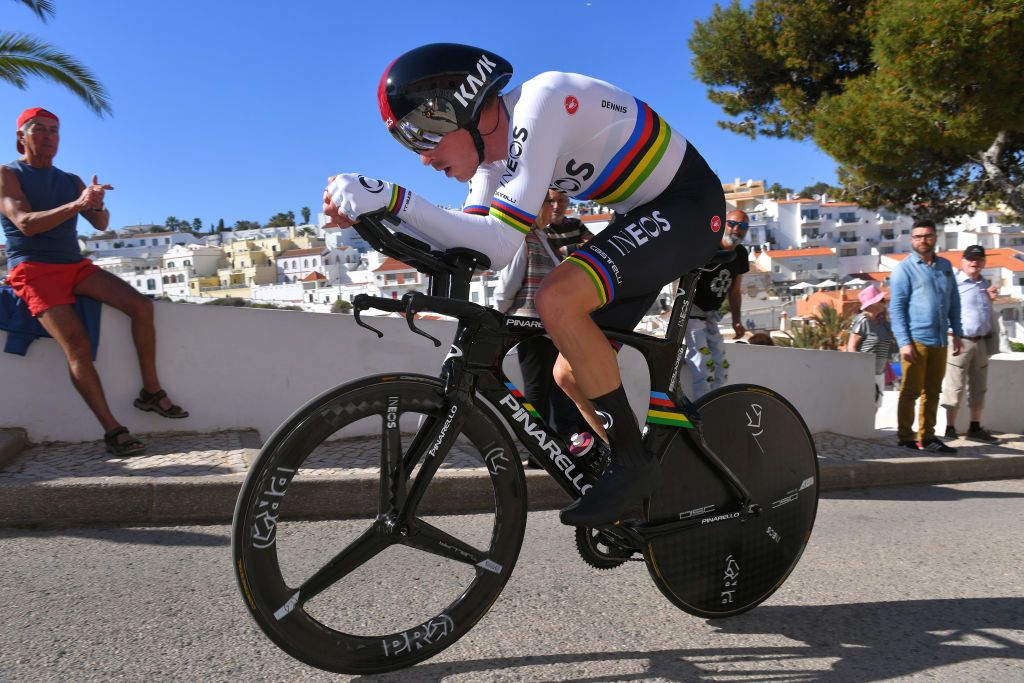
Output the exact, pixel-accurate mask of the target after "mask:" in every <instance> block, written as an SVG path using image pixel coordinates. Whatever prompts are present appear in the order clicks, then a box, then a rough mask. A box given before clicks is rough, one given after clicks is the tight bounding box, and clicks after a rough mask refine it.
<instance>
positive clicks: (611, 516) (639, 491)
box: [558, 457, 661, 527]
mask: <svg viewBox="0 0 1024 683" xmlns="http://www.w3.org/2000/svg"><path fill="white" fill-rule="evenodd" d="M660 472H661V466H660V465H659V463H658V461H657V460H656V459H655V458H653V457H651V458H648V459H645V461H644V462H643V463H640V464H630V465H629V466H625V465H622V464H620V463H616V462H613V463H612V464H611V465H610V466H609V467H608V469H607V470H606V471H605V473H604V475H603V476H602V477H601V478H600V479H599V480H598V481H597V483H596V484H594V486H593V488H591V489H590V490H589V491H587V493H586V494H585V495H584V496H583V497H582V498H579V499H578V500H576V501H575V502H574V503H573V504H572V505H570V506H568V507H567V508H565V509H563V510H562V511H561V513H559V515H558V518H559V519H560V520H561V521H562V524H566V525H569V526H589V527H595V526H600V525H601V524H611V523H612V522H616V521H618V520H620V519H622V516H623V515H624V513H625V512H626V511H627V510H628V509H629V508H630V507H631V506H632V505H634V504H636V503H639V502H641V501H642V500H643V499H644V498H645V497H646V496H648V495H650V493H651V491H653V490H654V488H655V486H656V485H657V484H658V482H659V476H658V475H659V473H660Z"/></svg>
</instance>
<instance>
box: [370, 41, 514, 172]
mask: <svg viewBox="0 0 1024 683" xmlns="http://www.w3.org/2000/svg"><path fill="white" fill-rule="evenodd" d="M511 77H512V65H511V64H509V63H508V62H507V61H506V60H504V59H502V58H501V57H499V56H498V55H496V54H494V53H493V52H491V51H490V50H483V49H480V48H477V47H472V46H470V45H459V44H457V43H432V44H430V45H424V46H422V47H418V48H416V49H415V50H410V51H409V52H406V53H405V54H404V55H402V56H401V57H399V58H398V59H396V60H395V61H394V62H392V63H391V65H390V66H389V67H388V68H387V69H385V70H384V74H383V75H382V76H381V78H380V86H379V87H378V88H377V101H378V103H379V104H380V115H381V118H383V119H384V123H385V124H386V125H387V127H388V130H389V131H390V132H391V134H392V135H393V136H395V139H396V140H398V141H399V142H400V143H402V145H404V146H405V147H407V148H408V149H411V150H412V151H414V152H423V151H426V150H429V149H433V148H434V147H436V146H437V143H438V142H440V141H441V136H443V135H445V134H446V133H451V132H452V131H454V130H458V129H459V128H465V129H467V130H468V131H469V133H470V135H472V136H473V142H474V143H475V144H476V146H477V153H478V154H479V155H480V159H481V161H482V160H483V139H482V138H481V137H480V132H479V131H478V130H477V127H476V124H477V120H478V119H479V117H480V109H481V106H482V105H483V103H484V102H485V101H486V100H487V98H488V97H490V96H491V95H496V94H497V93H498V91H499V90H500V89H501V87H502V86H503V85H505V84H506V83H508V80H509V79H510V78H511Z"/></svg>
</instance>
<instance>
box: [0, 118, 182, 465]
mask: <svg viewBox="0 0 1024 683" xmlns="http://www.w3.org/2000/svg"><path fill="white" fill-rule="evenodd" d="M16 135H17V142H16V146H17V149H18V153H19V154H21V155H22V157H21V158H20V159H18V160H17V161H13V162H11V163H9V164H7V165H5V166H0V224H2V225H3V229H4V234H5V235H6V237H7V255H8V265H9V267H10V272H9V273H8V275H7V281H8V284H10V285H11V287H12V288H13V289H14V293H15V294H17V295H18V296H19V297H20V298H21V299H22V300H23V301H24V302H25V303H26V304H27V305H28V309H29V311H31V313H32V315H34V316H36V318H37V319H38V320H39V323H40V324H41V325H42V326H43V328H44V329H45V330H46V331H47V332H48V333H49V334H50V336H52V337H53V338H54V339H56V340H57V342H58V343H59V344H60V346H61V348H62V349H63V350H64V355H65V356H66V357H67V360H68V368H69V370H70V372H71V382H72V384H74V386H75V389H77V390H78V393H79V394H81V395H82V398H83V399H85V402H86V404H87V405H88V406H89V408H90V410H92V412H93V413H94V414H95V415H96V418H97V419H98V420H99V422H100V424H101V425H102V426H103V429H104V436H103V440H104V441H105V443H106V446H107V450H108V451H109V452H110V453H112V454H114V455H117V456H129V455H138V454H140V453H142V452H143V451H144V450H145V445H144V444H143V443H142V442H141V441H139V440H138V439H136V438H135V437H134V436H132V435H131V434H130V433H129V432H128V430H127V429H126V428H125V427H124V426H122V425H121V423H120V422H118V421H117V419H116V418H115V417H114V416H113V414H112V413H111V412H110V407H109V406H108V405H107V400H106V397H105V396H104V394H103V386H102V384H101V383H100V378H99V374H97V372H96V367H95V366H94V365H93V362H92V349H91V345H90V342H89V337H88V335H87V333H86V330H85V326H84V325H83V324H82V321H81V319H80V318H79V317H78V315H77V314H76V313H75V312H74V310H73V309H72V306H71V305H72V304H73V303H74V302H75V296H78V295H80V296H87V297H91V298H93V299H96V300H97V301H100V302H103V303H105V304H109V305H111V306H113V307H114V308H116V309H118V310H120V311H122V312H124V313H125V314H127V315H128V316H129V317H130V318H131V324H132V337H133V339H134V341H135V349H136V351H137V353H138V357H139V367H140V369H141V371H142V390H141V392H140V393H139V398H137V399H136V400H135V407H137V408H139V409H140V410H145V411H154V412H156V413H158V414H160V415H163V416H164V417H170V418H183V417H188V413H187V412H185V411H184V410H182V409H181V408H180V407H179V406H176V405H174V404H173V403H172V402H171V401H170V399H168V398H167V394H166V393H165V392H164V391H163V390H162V389H161V387H160V380H159V378H158V377H157V372H156V330H155V328H154V326H153V302H152V301H150V300H149V299H148V298H146V297H145V296H143V295H142V294H140V293H139V292H137V291H135V290H134V289H133V288H132V287H131V286H129V285H128V284H127V283H125V282H124V281H123V280H121V279H120V278H118V277H115V276H114V275H111V274H110V273H107V272H106V271H104V270H101V269H99V268H98V267H97V266H95V265H93V263H92V261H90V260H89V259H87V258H83V257H82V252H81V250H80V249H79V246H78V231H77V224H78V216H79V215H81V216H84V217H85V219H86V220H87V221H89V223H91V224H92V226H93V227H95V228H96V229H97V230H106V229H107V226H108V225H109V224H110V212H109V211H108V210H107V207H106V204H105V203H104V197H105V195H106V192H107V190H113V189H114V188H113V187H112V186H111V185H107V184H101V183H100V182H99V180H98V179H97V177H96V176H95V175H94V176H93V177H92V182H91V183H90V184H89V185H86V184H85V183H83V182H82V179H81V178H79V177H78V176H77V175H74V174H72V173H66V172H65V171H62V170H60V169H59V168H57V167H56V166H54V165H53V158H54V157H55V156H56V155H57V147H58V143H59V142H60V121H59V120H58V119H57V116H56V115H55V114H53V113H52V112H49V111H47V110H45V109H42V108H40V107H34V108H31V109H26V110H25V111H23V112H22V113H21V116H19V117H18V128H17V133H16Z"/></svg>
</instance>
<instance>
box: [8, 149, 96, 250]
mask: <svg viewBox="0 0 1024 683" xmlns="http://www.w3.org/2000/svg"><path fill="white" fill-rule="evenodd" d="M7 168H9V169H11V170H12V171H14V175H15V176H16V177H17V178H18V182H19V183H20V184H21V191H22V193H23V194H24V195H25V199H27V200H28V204H29V206H31V207H32V211H48V210H49V209H55V208H57V207H58V206H62V205H64V204H67V203H68V202H71V201H74V200H75V199H77V198H78V195H79V194H81V192H80V191H79V189H78V183H77V182H75V176H73V175H71V174H70V173H65V172H64V171H62V170H60V169H59V168H57V167H55V166H49V167H47V168H35V167H33V166H29V165H28V164H26V163H25V162H23V161H12V162H11V163H9V164H7ZM0 223H2V224H3V226H4V234H5V235H6V236H7V267H8V268H9V269H10V268H14V266H16V265H18V264H19V263H21V262H22V261H38V262H40V263H78V262H79V261H81V260H82V250H81V248H80V247H79V246H78V230H77V226H78V214H75V215H74V216H72V217H71V218H69V219H68V220H66V221H64V222H63V223H61V224H60V225H58V226H57V227H55V228H53V229H52V230H47V231H46V232H43V233H40V234H38V235H32V236H31V237H29V236H28V235H26V234H25V233H23V232H22V231H21V230H18V228H17V227H16V226H15V225H14V223H12V222H11V221H10V220H8V218H7V216H4V215H3V214H0Z"/></svg>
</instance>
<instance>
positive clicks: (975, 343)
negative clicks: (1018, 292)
mask: <svg viewBox="0 0 1024 683" xmlns="http://www.w3.org/2000/svg"><path fill="white" fill-rule="evenodd" d="M984 268H985V247H983V246H981V245H980V244H972V245H971V246H969V247H967V248H966V249H964V254H963V257H962V259H961V261H960V270H959V272H958V273H957V277H956V282H957V288H958V289H959V291H960V304H961V305H960V310H961V311H962V321H961V323H962V324H963V328H964V329H963V332H964V337H963V339H964V342H963V343H964V352H963V353H962V354H961V355H960V356H957V357H955V358H950V359H949V360H948V361H947V362H946V379H945V381H944V382H943V384H942V406H943V407H944V408H945V409H946V435H945V436H946V438H947V439H955V438H957V433H956V415H957V412H959V408H960V402H961V401H962V400H963V397H964V393H965V392H966V394H967V407H968V408H969V409H970V411H971V423H970V425H969V426H968V428H967V433H966V434H964V438H965V439H967V440H968V441H975V442H980V443H995V442H996V441H998V439H997V438H996V437H994V436H992V435H991V434H989V433H988V431H987V430H985V429H984V428H983V427H982V426H981V411H982V409H983V408H984V407H985V391H986V389H987V388H988V357H989V355H990V354H991V353H993V352H995V351H997V350H998V348H999V346H998V343H995V344H993V343H991V342H992V338H993V335H995V338H996V341H997V342H998V338H999V335H998V331H997V328H996V323H995V316H993V314H992V301H993V300H994V299H995V298H996V296H997V295H998V294H999V288H998V287H993V286H991V285H990V284H989V282H988V280H986V279H985V278H984V277H983V276H982V274H981V271H982V270H983V269H984Z"/></svg>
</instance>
